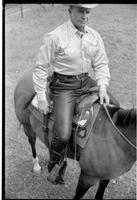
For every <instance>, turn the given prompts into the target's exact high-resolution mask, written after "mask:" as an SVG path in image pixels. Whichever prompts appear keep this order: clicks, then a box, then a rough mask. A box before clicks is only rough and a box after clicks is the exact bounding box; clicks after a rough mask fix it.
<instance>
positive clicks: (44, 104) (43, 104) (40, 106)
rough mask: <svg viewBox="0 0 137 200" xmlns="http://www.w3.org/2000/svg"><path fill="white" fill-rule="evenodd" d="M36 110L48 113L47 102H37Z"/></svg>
mask: <svg viewBox="0 0 137 200" xmlns="http://www.w3.org/2000/svg"><path fill="white" fill-rule="evenodd" d="M38 109H39V111H40V112H41V113H43V114H47V113H48V112H49V103H48V100H47V99H46V100H38Z"/></svg>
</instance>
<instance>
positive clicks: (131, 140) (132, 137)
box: [113, 112, 136, 153]
mask: <svg viewBox="0 0 137 200" xmlns="http://www.w3.org/2000/svg"><path fill="white" fill-rule="evenodd" d="M113 122H114V124H115V126H116V133H117V134H119V135H121V138H122V139H123V140H124V141H125V143H124V144H125V145H126V146H127V148H128V149H129V150H130V151H132V152H133V153H135V148H134V147H136V127H135V126H134V125H130V124H129V125H124V124H121V125H120V123H119V124H117V123H116V122H117V112H116V113H115V114H114V115H113ZM132 144H133V146H134V147H133V146H132Z"/></svg>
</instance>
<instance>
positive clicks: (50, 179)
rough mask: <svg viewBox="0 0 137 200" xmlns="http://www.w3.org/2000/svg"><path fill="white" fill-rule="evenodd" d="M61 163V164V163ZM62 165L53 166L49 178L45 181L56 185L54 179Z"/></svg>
mask: <svg viewBox="0 0 137 200" xmlns="http://www.w3.org/2000/svg"><path fill="white" fill-rule="evenodd" d="M62 163H63V162H62ZM62 163H61V164H60V165H58V164H55V166H54V167H53V169H52V171H51V173H50V174H49V176H48V177H47V180H48V181H49V182H50V183H52V184H53V185H56V184H57V182H56V179H57V177H58V175H59V170H60V168H61V167H62Z"/></svg>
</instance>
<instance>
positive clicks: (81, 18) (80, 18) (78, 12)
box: [69, 6, 91, 28]
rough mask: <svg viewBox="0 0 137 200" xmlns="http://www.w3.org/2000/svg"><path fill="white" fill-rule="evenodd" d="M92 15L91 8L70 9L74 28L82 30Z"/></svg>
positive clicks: (72, 7)
mask: <svg viewBox="0 0 137 200" xmlns="http://www.w3.org/2000/svg"><path fill="white" fill-rule="evenodd" d="M90 13H91V9H90V8H80V7H75V6H70V8H69V15H70V19H71V21H72V23H73V24H74V26H76V27H78V28H81V27H82V26H84V25H85V24H86V23H87V21H88V18H89V16H90Z"/></svg>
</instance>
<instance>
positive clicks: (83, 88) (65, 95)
mask: <svg viewBox="0 0 137 200" xmlns="http://www.w3.org/2000/svg"><path fill="white" fill-rule="evenodd" d="M94 86H96V81H94V80H92V79H91V78H90V77H89V76H88V75H87V76H85V77H82V78H80V79H74V78H73V79H71V78H68V77H67V76H63V77H62V76H61V77H58V76H57V77H56V76H55V77H54V76H53V80H52V82H51V83H50V85H49V87H50V91H51V99H52V100H53V108H54V114H55V116H54V117H55V121H54V128H53V134H54V136H56V137H58V138H60V140H61V141H62V142H65V143H66V142H67V141H68V140H69V138H70V135H71V129H72V119H73V113H74V108H75V103H76V100H77V99H78V98H79V97H80V96H81V95H84V94H85V93H87V92H88V90H89V89H90V88H92V87H94Z"/></svg>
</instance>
